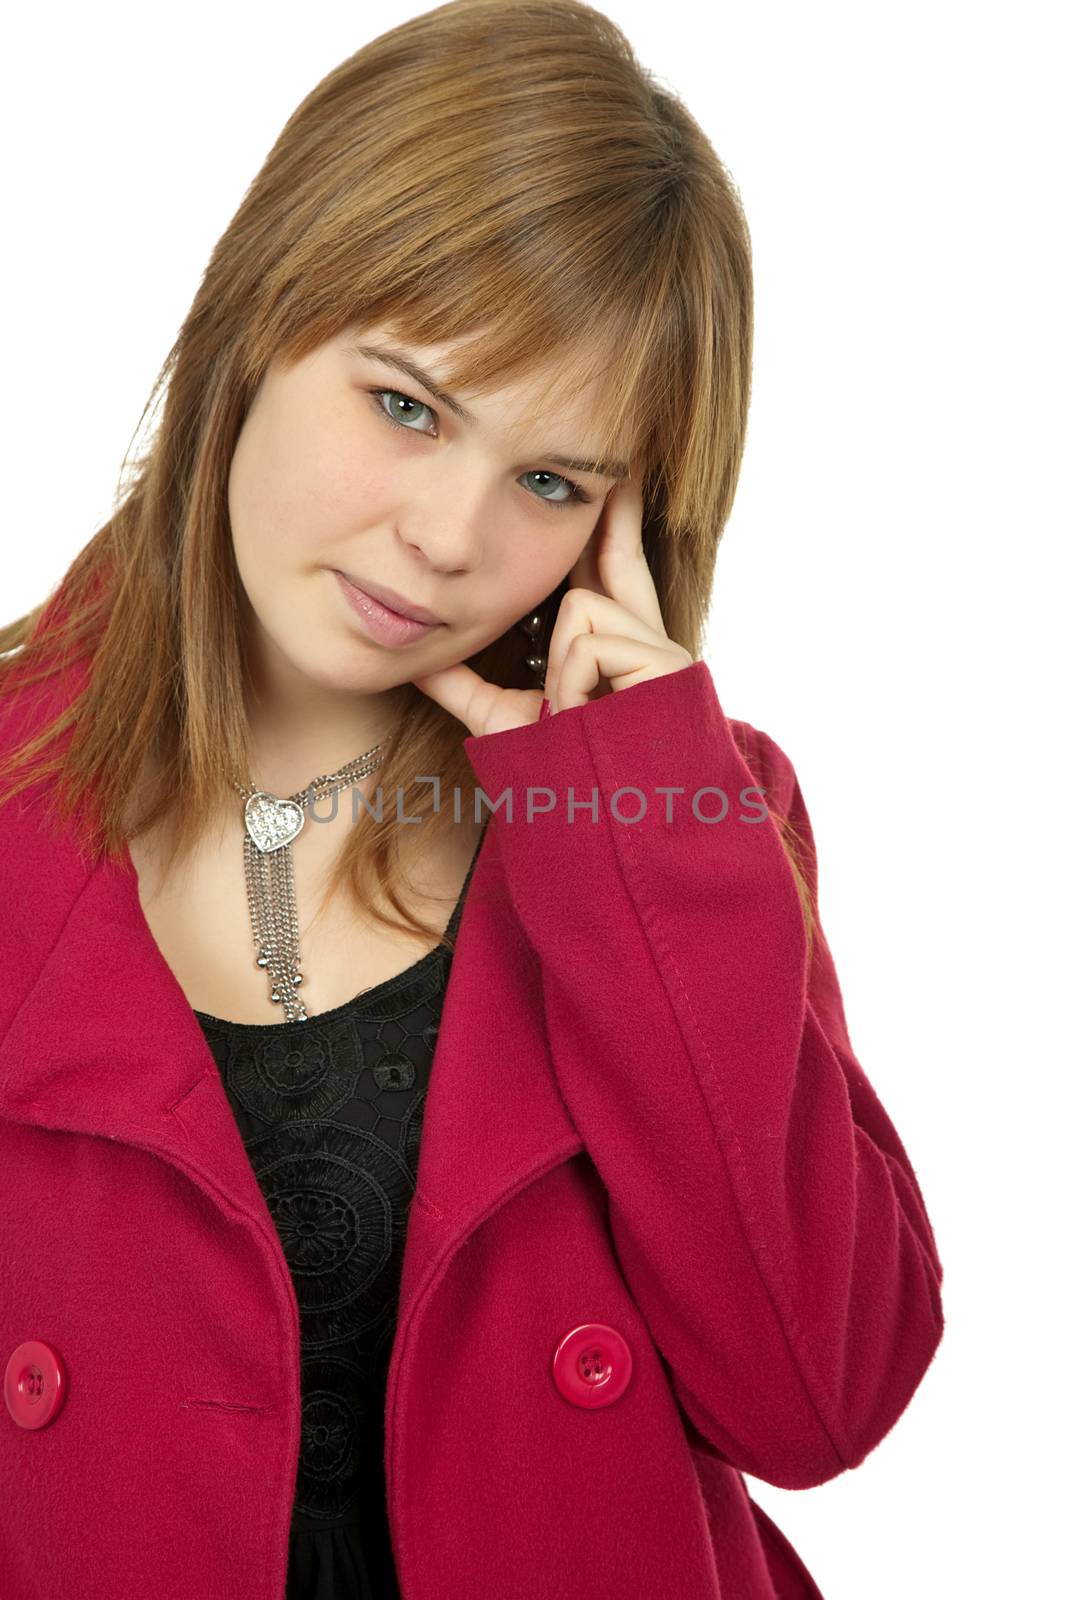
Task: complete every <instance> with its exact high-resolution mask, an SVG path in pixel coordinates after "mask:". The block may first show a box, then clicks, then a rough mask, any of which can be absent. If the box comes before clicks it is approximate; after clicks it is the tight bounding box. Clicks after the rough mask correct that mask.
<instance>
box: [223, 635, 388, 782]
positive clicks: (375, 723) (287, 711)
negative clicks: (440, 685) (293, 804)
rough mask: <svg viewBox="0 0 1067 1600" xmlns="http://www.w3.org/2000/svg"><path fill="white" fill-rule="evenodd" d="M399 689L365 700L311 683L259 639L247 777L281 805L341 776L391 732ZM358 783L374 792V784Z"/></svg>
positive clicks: (249, 703)
mask: <svg viewBox="0 0 1067 1600" xmlns="http://www.w3.org/2000/svg"><path fill="white" fill-rule="evenodd" d="M257 631H258V630H257ZM404 687H405V686H404V685H399V686H397V687H394V688H389V689H384V690H374V691H366V692H365V691H362V690H348V689H335V688H331V687H330V685H328V684H322V683H316V682H314V681H313V680H311V679H309V678H307V677H305V676H304V674H303V673H301V672H300V671H299V670H298V669H297V668H296V667H294V666H293V664H292V663H291V662H290V661H289V660H288V659H287V658H285V657H284V656H282V655H280V653H279V652H278V651H276V650H275V649H273V647H272V646H271V643H270V641H268V640H265V639H263V638H262V636H261V637H260V638H259V641H258V648H255V649H254V650H253V652H252V660H251V673H250V684H249V689H248V692H247V694H246V714H247V720H248V736H249V759H250V772H249V774H248V776H249V777H250V778H251V780H252V782H253V783H254V784H255V785H256V787H257V788H260V789H265V790H266V791H267V792H268V793H270V794H276V795H279V796H281V797H283V798H284V797H287V796H288V795H291V794H296V793H298V792H299V791H300V790H301V789H304V788H306V787H307V785H308V784H309V783H311V781H312V780H313V779H314V778H318V777H321V776H322V775H323V774H324V773H327V772H339V771H340V770H341V768H342V767H344V766H347V765H348V763H349V762H351V761H353V760H355V759H356V758H357V757H358V756H362V755H365V754H366V752H367V751H368V750H370V749H371V748H372V747H373V746H374V745H376V744H379V743H381V742H382V741H383V740H384V739H385V738H386V737H387V735H388V734H390V733H391V732H392V731H393V729H394V727H395V724H396V721H397V718H398V717H399V715H400V704H401V700H402V697H403V693H404ZM363 781H365V782H366V783H369V784H371V785H372V786H373V785H374V784H375V783H376V782H377V778H376V776H375V775H374V774H371V775H370V776H369V777H368V778H367V779H365V780H363Z"/></svg>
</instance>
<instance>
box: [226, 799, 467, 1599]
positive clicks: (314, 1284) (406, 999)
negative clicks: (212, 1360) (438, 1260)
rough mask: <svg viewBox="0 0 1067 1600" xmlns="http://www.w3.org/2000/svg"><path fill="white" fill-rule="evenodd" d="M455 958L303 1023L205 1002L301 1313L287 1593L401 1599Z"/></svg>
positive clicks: (441, 952) (436, 960)
mask: <svg viewBox="0 0 1067 1600" xmlns="http://www.w3.org/2000/svg"><path fill="white" fill-rule="evenodd" d="M484 837H485V830H484V828H483V830H482V834H481V837H480V838H479V840H478V846H477V849H476V850H475V852H474V857H473V859H472V861H471V864H470V867H469V868H468V870H467V876H466V879H465V880H464V883H463V888H462V890H461V891H460V895H459V899H458V900H457V902H456V905H455V909H454V910H453V912H452V916H451V918H450V919H449V923H448V930H447V931H448V935H449V937H450V938H452V939H453V940H454V939H455V936H456V932H457V929H458V927H459V921H460V914H461V911H462V908H463V904H464V901H465V899H466V894H467V888H468V886H469V884H470V880H471V876H472V874H473V871H474V864H475V862H476V861H477V859H478V852H479V851H480V850H481V847H482V842H483V840H484ZM451 963H452V954H451V952H450V951H449V950H448V949H446V948H445V946H444V945H443V944H439V945H437V946H436V947H435V949H433V950H430V951H428V952H427V953H426V955H424V956H422V957H421V958H420V959H419V960H417V961H416V962H415V963H414V965H413V966H410V967H408V968H407V970H406V971H404V972H402V973H400V974H399V975H398V976H397V977H395V978H387V979H386V981H385V982H384V983H379V984H376V985H375V986H374V988H371V989H363V990H361V991H360V993H359V994H357V995H354V996H353V998H352V999H351V1000H348V1001H346V1002H345V1004H344V1005H340V1006H336V1007H334V1009H333V1010H332V1011H324V1012H321V1013H319V1014H318V1015H315V1014H312V1015H310V1016H309V1017H308V1020H307V1021H306V1022H273V1023H262V1024H260V1023H244V1022H229V1021H226V1020H224V1019H222V1018H219V1017H213V1016H211V1015H210V1014H208V1013H206V1012H202V1011H197V1012H196V1013H195V1015H196V1017H197V1020H198V1021H199V1023H200V1026H201V1029H202V1031H203V1033H204V1036H205V1038H206V1040H207V1043H208V1045H209V1046H210V1048H211V1051H212V1054H213V1055H214V1057H215V1060H216V1061H217V1062H218V1067H219V1073H220V1074H221V1077H222V1082H223V1085H224V1087H225V1090H226V1094H227V1098H228V1099H229V1101H230V1104H231V1106H232V1108H233V1113H234V1117H235V1118H236V1121H237V1126H238V1128H239V1129H240V1132H241V1137H242V1139H243V1140H244V1144H245V1148H246V1149H247V1151H248V1156H249V1160H250V1162H251V1164H252V1168H253V1170H254V1172H255V1175H256V1178H257V1180H258V1182H259V1184H260V1187H261V1188H262V1190H263V1195H264V1198H265V1200H266V1202H267V1206H268V1208H269V1210H270V1213H271V1216H272V1217H273V1219H274V1223H275V1226H276V1228H277V1230H278V1236H279V1239H280V1240H281V1245H282V1249H283V1251H284V1253H285V1258H286V1261H287V1263H288V1266H289V1270H290V1273H291V1275H292V1280H293V1288H294V1291H295V1294H296V1300H297V1305H298V1306H299V1308H300V1371H301V1437H300V1459H299V1465H298V1469H297V1479H296V1500H295V1504H294V1506H293V1514H292V1523H291V1527H290V1535H289V1569H288V1576H287V1579H286V1600H400V1589H399V1585H398V1583H397V1577H396V1569H395V1567H394V1564H393V1552H392V1546H391V1543H390V1539H389V1525H388V1520H387V1516H386V1501H385V1426H384V1422H385V1419H384V1407H385V1382H386V1375H387V1372H388V1367H389V1358H390V1354H391V1351H392V1345H393V1337H394V1334H395V1332H396V1309H397V1299H398V1295H399V1290H400V1271H401V1266H402V1258H403V1248H402V1247H403V1239H404V1235H405V1233H406V1229H407V1218H408V1209H409V1206H410V1203H411V1196H412V1194H413V1192H414V1189H415V1174H416V1167H417V1163H418V1149H419V1138H420V1134H421V1131H422V1110H423V1103H424V1101H425V1099H426V1094H427V1090H428V1087H429V1074H430V1065H431V1062H432V1060H433V1054H434V1047H435V1045H436V1042H437V1032H438V1027H439V1025H440V1020H441V1010H442V1006H443V1004H444V996H445V987H446V984H447V981H448V974H449V970H450V968H451ZM264 981H266V977H265V976H264Z"/></svg>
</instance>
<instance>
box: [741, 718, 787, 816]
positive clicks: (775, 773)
mask: <svg viewBox="0 0 1067 1600" xmlns="http://www.w3.org/2000/svg"><path fill="white" fill-rule="evenodd" d="M726 720H727V722H728V723H729V726H730V733H731V736H732V738H733V741H734V744H735V745H736V746H737V748H738V750H739V751H740V753H741V755H742V757H743V758H744V761H745V763H746V765H747V766H748V768H749V770H750V771H751V773H752V775H753V777H754V778H755V780H756V783H757V784H758V785H759V787H760V788H761V789H763V790H764V791H765V793H766V795H767V797H768V798H769V799H770V800H771V802H772V805H773V807H774V809H775V810H777V811H780V812H781V813H782V814H783V815H788V813H789V811H790V810H791V809H792V806H793V801H794V797H795V794H796V789H797V775H796V772H795V770H794V768H793V763H792V761H790V759H789V757H788V756H787V755H786V753H785V751H784V750H783V749H782V747H781V745H780V744H778V743H777V742H776V741H775V740H774V739H772V738H771V736H770V734H769V733H766V732H765V731H764V730H763V729H762V728H757V727H755V726H754V725H753V724H752V723H751V722H744V721H742V720H741V719H739V718H737V717H727V719H726Z"/></svg>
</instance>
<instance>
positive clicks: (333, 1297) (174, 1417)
mask: <svg viewBox="0 0 1067 1600" xmlns="http://www.w3.org/2000/svg"><path fill="white" fill-rule="evenodd" d="M751 349H752V277H751V263H750V251H749V237H748V233H747V230H746V225H745V220H744V216H743V212H742V209H741V205H740V203H739V200H738V197H737V194H736V192H735V189H734V187H733V185H732V183H731V181H730V179H729V177H728V175H727V173H726V171H725V169H724V168H723V166H722V164H721V162H720V161H719V159H718V158H717V156H716V155H715V153H714V151H713V150H712V148H711V146H710V145H709V143H708V141H707V138H706V137H705V135H704V134H703V133H702V132H701V130H700V129H699V128H698V127H697V126H696V125H695V124H694V122H693V120H692V118H691V117H690V115H689V114H688V113H687V111H686V110H685V109H684V108H683V106H682V105H680V104H679V102H678V101H677V99H675V98H674V97H673V96H671V95H670V94H668V93H667V92H665V91H664V90H663V89H662V88H660V87H658V86H657V85H656V83H655V82H654V81H653V79H652V78H651V77H650V76H649V75H648V74H647V73H646V72H645V71H644V70H642V69H641V68H640V67H639V65H638V64H637V63H636V61H635V60H634V58H633V56H632V54H631V51H630V48H629V46H628V44H627V42H626V40H625V39H624V38H623V36H622V35H621V34H620V33H619V31H618V30H617V29H616V28H615V27H614V26H613V24H611V23H610V22H609V21H608V20H607V19H606V18H605V17H603V16H602V15H600V14H598V13H597V12H596V11H595V10H592V9H590V8H588V7H585V6H582V5H580V4H578V3H576V0H522V3H518V4H511V3H499V0H493V3H487V0H457V3H455V4H451V5H445V6H443V7H440V8H439V9H437V10H434V11H430V12H428V13H426V14H424V15H422V16H418V17H416V18H415V19H414V20H412V21H411V22H408V23H406V24H404V25H403V26H402V27H398V28H396V29H394V30H393V31H392V32H389V33H387V34H385V35H384V36H382V37H381V38H378V39H376V40H375V41H374V42H373V43H371V44H370V45H368V46H367V47H366V48H365V49H363V50H361V51H359V52H358V54H356V55H355V56H353V57H352V58H351V60H348V61H346V62H344V63H343V64H342V65H341V66H340V67H338V68H337V69H336V71H334V72H332V73H331V74H330V75H329V76H328V77H327V78H326V79H325V80H324V81H323V82H322V83H321V84H319V85H318V87H317V88H315V89H314V90H313V91H312V93H311V94H310V95H309V96H308V97H307V99H306V100H305V101H304V102H303V104H302V105H300V106H299V107H298V109H297V110H296V112H295V113H294V114H293V116H292V117H291V118H290V119H289V121H288V122H287V124H286V125H285V127H284V129H283V131H282V133H281V136H280V138H279V139H278V142H277V144H276V145H275V147H274V149H273V150H272V151H271V153H270V155H269V156H268V158H267V161H266V163H265V165H264V167H263V169H262V171H261V172H260V173H259V174H258V176H257V177H256V179H255V181H254V182H253V184H252V186H251V187H250V189H249V191H248V193H247V195H246V196H245V198H244V200H243V201H242V204H241V206H240V208H239V210H238V211H237V214H236V216H235V217H234V219H233V221H232V222H231V224H230V225H229V227H228V228H227V229H226V232H225V233H224V235H223V237H222V239H221V240H220V242H219V243H218V245H217V247H216V249H215V251H214V253H213V255H212V258H211V261H210V263H209V265H208V268H207V272H206V274H205V276H204V280H203V282H202V284H201V286H200V288H199V291H198V293H197V295H196V297H195V299H194V301H193V304H192V307H191V309H190V311H189V314H188V316H187V318H186V320H185V322H184V324H183V326H182V329H181V332H180V334H179V337H178V339H177V341H176V343H175V345H174V348H173V350H172V351H171V354H170V356H169V358H168V360H167V363H166V366H165V369H164V372H163V374H161V379H160V382H161V383H163V380H164V379H165V380H166V384H165V388H166V394H165V404H164V407H163V410H162V415H161V418H160V421H159V424H158V428H157V429H156V431H155V433H154V435H153V437H152V439H151V441H150V443H149V445H148V447H147V448H146V449H145V450H144V451H143V452H142V454H141V456H140V458H139V460H138V462H137V464H136V470H135V472H134V473H133V475H132V478H131V481H130V483H129V484H128V486H127V488H126V492H125V493H124V495H123V496H122V497H120V499H119V501H118V502H117V509H116V510H115V512H114V515H113V516H112V517H111V519H110V520H109V521H108V523H107V524H106V526H104V527H103V528H101V529H100V530H99V531H98V532H97V533H96V534H94V536H93V537H92V538H91V539H90V540H89V542H88V543H87V544H86V546H85V547H84V549H83V550H82V551H81V553H80V554H79V555H78V556H77V558H76V559H75V560H74V561H73V563H72V564H71V566H70V568H69V570H68V571H67V572H66V574H65V575H64V577H63V579H62V581H61V583H60V585H59V586H58V588H57V589H56V591H55V593H54V594H53V595H51V596H50V597H49V599H48V600H47V602H46V603H43V604H42V605H40V606H38V607H37V608H35V609H34V610H33V611H31V612H30V613H29V615H27V616H24V617H22V618H20V619H19V620H18V621H16V622H13V623H11V624H9V625H8V626H7V627H5V628H3V629H0V652H3V659H2V661H0V758H2V762H3V768H2V776H3V792H2V804H0V904H2V907H3V916H2V918H0V956H2V963H3V970H4V973H5V983H4V985H3V986H2V988H0V1174H2V1177H0V1186H2V1187H0V1202H2V1204H0V1215H2V1218H3V1224H2V1236H0V1250H2V1265H3V1273H2V1276H0V1326H2V1331H3V1338H4V1344H5V1347H4V1349H3V1350H2V1351H0V1365H2V1366H3V1370H4V1397H5V1402H6V1405H5V1407H4V1408H3V1410H2V1411H0V1421H2V1428H0V1441H2V1442H0V1480H2V1482H3V1485H4V1493H3V1496H2V1497H0V1593H2V1594H3V1595H4V1596H5V1597H8V1596H10V1597H11V1600H46V1597H47V1600H55V1597H57V1596H60V1595H73V1594H78V1595H81V1596H83V1597H86V1600H104V1597H107V1600H116V1597H120V1596H121V1597H123V1600H125V1597H127V1596H130V1597H132V1596H134V1595H142V1594H146V1593H151V1594H152V1595H153V1596H155V1597H156V1600H170V1597H178V1596H181V1597H183V1600H187V1597H190V1596H195V1597H198V1600H231V1597H233V1596H237V1595H239V1596H241V1597H242V1600H282V1597H283V1595H286V1596H289V1597H295V1596H300V1597H303V1600H340V1597H342V1596H344V1597H345V1600H385V1597H387V1596H394V1597H395V1596H397V1595H402V1596H403V1597H404V1600H469V1597H470V1596H472V1595H473V1596H480V1595H492V1596H505V1597H507V1600H547V1597H549V1596H552V1597H554V1600H555V1597H567V1600H571V1597H573V1600H607V1597H608V1596H610V1597H611V1600H646V1597H647V1596H648V1595H649V1594H651V1593H658V1594H663V1595H666V1596H670V1597H671V1600H742V1597H744V1600H773V1597H778V1600H781V1597H787V1596H788V1597H795V1596H808V1597H811V1596H817V1595H818V1592H819V1591H818V1589H817V1588H816V1585H815V1583H814V1581H813V1580H812V1578H811V1576H810V1575H809V1573H808V1572H807V1570H806V1568H805V1566H804V1564H803V1563H802V1561H801V1560H800V1559H799V1557H798V1556H797V1555H796V1553H795V1552H794V1551H793V1549H792V1548H791V1546H790V1545H789V1543H788V1542H787V1540H786V1539H785V1538H784V1537H783V1535H782V1534H781V1533H780V1532H779V1531H778V1530H777V1529H776V1528H775V1526H774V1524H773V1522H772V1521H771V1520H770V1518H769V1517H768V1516H767V1515H766V1513H765V1512H763V1511H762V1510H761V1509H760V1507H759V1506H758V1505H757V1504H756V1503H755V1501H753V1500H752V1499H751V1498H750V1496H749V1490H748V1484H747V1482H746V1476H745V1475H748V1476H749V1477H755V1478H762V1479H764V1480H765V1481H767V1482H768V1483H771V1484H775V1485H778V1486H780V1487H783V1488H792V1489H799V1488H806V1487H811V1486H813V1485H816V1484H820V1483H824V1482H826V1481H827V1480H828V1479H830V1478H833V1477H834V1476H835V1475H836V1474H838V1473H841V1472H843V1471H845V1470H846V1469H848V1468H852V1467H856V1466H858V1465H859V1464H860V1462H861V1461H862V1460H863V1459H864V1457H865V1456H866V1455H867V1454H868V1453H869V1452H870V1451H871V1450H872V1449H873V1448H874V1447H875V1446H876V1445H877V1444H878V1442H879V1441H880V1440H881V1439H882V1438H883V1437H884V1436H885V1435H886V1433H887V1432H888V1431H889V1429H890V1428H891V1427H892V1426H893V1425H894V1423H895V1422H896V1421H897V1419H898V1418H899V1417H900V1416H901V1414H902V1412H903V1411H904V1409H905V1408H906V1406H907V1404H908V1402H909V1400H910V1399H911V1396H912V1395H913V1393H914V1391H915V1389H916V1386H917V1385H918V1383H919V1382H920V1380H921V1378H922V1376H923V1374H924V1372H925V1371H926V1370H927V1368H928V1366H929V1364H930V1361H931V1359H932V1357H933V1355H934V1352H935V1350H936V1348H937V1346H938V1342H939V1340H940V1337H941V1332H942V1310H941V1300H940V1286H941V1263H940V1261H939V1258H938V1253H937V1248H936V1245H935V1240H934V1236H933V1233H932V1231H931V1226H930V1222H929V1219H928V1217H927V1214H926V1210H925V1207H924V1203H923V1199H922V1196H921V1193H920V1190H919V1186H918V1184H917V1181H916V1177H915V1173H914V1172H913V1170H912V1167H911V1165H910V1163H909V1161H908V1157H907V1155H906V1153H905V1150H904V1148H903V1146H902V1144H901V1141H900V1139H899V1137H898V1135H897V1133H896V1131H895V1129H894V1127H893V1126H892V1124H891V1122H890V1121H889V1119H888V1117H887V1115H886V1112H885V1111H884V1109H883V1108H882V1105H881V1103H880V1102H879V1100H878V1098H877V1096H876V1094H875V1092H874V1090H873V1088H872V1087H871V1085H870V1083H869V1082H868V1080H867V1078H866V1076H865V1074H864V1072H863V1070H862V1068H861V1067H860V1065H859V1063H858V1062H857V1060H856V1058H855V1056H854V1054H853V1052H852V1049H851V1046H850V1043H849V1038H848V1032H847V1029H846V1024H845V1016H844V1011H843V1008H842V1002H841V996H840V993H839V990H838V985H837V979H836V975H835V970H834V964H833V961H832V958H831V955H830V952H829V950H828V948H827V945H826V941H825V937H824V935H823V931H822V928H821V925H820V922H819V917H818V909H817V900H816V891H817V882H816V861H815V851H814V844H813V840H812V834H811V828H810V824H809V820H808V817H807V813H806V810H805V806H804V801H803V798H802V795H801V791H800V788H799V786H798V783H797V779H796V776H795V773H794V771H793V767H792V765H791V763H790V761H789V759H788V758H787V756H786V755H785V754H784V753H783V751H782V750H781V749H780V748H779V747H778V745H777V744H776V743H775V742H774V740H773V739H771V738H770V737H768V735H767V734H765V733H763V732H762V731H760V730H758V729H756V728H754V727H753V726H752V725H751V724H750V723H747V722H744V721H739V720H736V719H732V718H727V717H726V716H725V715H724V714H723V711H722V709H721V707H720V705H719V701H718V697H717V694H716V690H715V687H714V683H713V678H712V675H711V672H710V670H709V666H708V664H707V662H706V661H705V659H704V657H703V653H702V649H701V645H702V638H703V628H704V623H705V619H706V615H707V610H708V602H709V596H710V592H711V586H712V574H713V570H714V565H715V556H716V551H717V547H718V541H719V538H720V536H721V534H722V531H723V527H724V524H725V522H726V520H727V517H728V514H729V510H730V507H731V503H732V500H733V496H734V491H735V487H736V484H737V479H738V473H739V470H740V463H741V455H742V446H743V441H744V433H745V423H746V415H747V407H748V399H749V385H750V370H751Z"/></svg>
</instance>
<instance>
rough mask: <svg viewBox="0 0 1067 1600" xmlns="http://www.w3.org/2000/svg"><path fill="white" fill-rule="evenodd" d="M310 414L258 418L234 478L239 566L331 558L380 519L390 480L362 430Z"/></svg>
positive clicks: (241, 445) (244, 440) (248, 429)
mask: <svg viewBox="0 0 1067 1600" xmlns="http://www.w3.org/2000/svg"><path fill="white" fill-rule="evenodd" d="M343 421H344V419H343V418H340V417H336V416H331V415H330V414H329V413H328V412H320V413H319V414H318V415H317V416H316V415H314V414H313V413H312V409H311V407H302V408H295V410H294V412H293V414H287V415H286V416H284V417H283V416H282V415H280V414H277V415H273V416H272V415H270V414H268V413H267V412H266V411H264V412H261V413H258V414H255V415H253V416H252V417H251V418H250V419H249V421H248V422H247V423H246V425H245V428H244V430H243V431H242V433H241V437H240V439H239V440H238V444H237V449H236V451H235V452H234V458H233V463H232V466H231V470H230V490H229V495H230V515H231V523H232V526H233V531H234V546H235V550H236V551H237V554H238V558H239V559H240V558H241V557H242V556H244V557H246V558H249V559H256V558H257V557H258V558H260V559H263V558H267V559H270V558H274V559H277V560H279V561H286V560H290V559H292V560H299V559H300V558H301V557H304V558H307V557H309V556H311V557H315V556H318V555H320V554H322V555H323V557H324V558H328V557H329V555H330V554H331V552H333V551H334V550H335V549H336V545H337V542H338V540H339V539H340V540H344V539H345V538H348V537H351V535H352V534H353V533H355V532H358V531H359V530H360V529H361V528H362V527H364V526H366V525H368V524H369V523H370V522H371V521H373V520H374V519H375V518H376V517H379V516H380V515H381V514H382V508H383V507H384V506H386V504H387V493H388V485H387V475H386V474H385V473H384V472H383V470H382V467H381V462H380V460H378V461H376V460H375V455H374V452H373V451H372V450H371V449H370V446H369V441H367V440H366V439H365V438H361V436H360V433H359V430H358V429H353V428H352V427H351V419H349V426H348V427H347V429H345V428H344V427H343Z"/></svg>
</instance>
